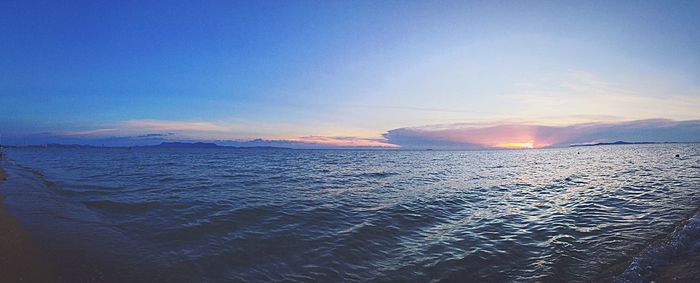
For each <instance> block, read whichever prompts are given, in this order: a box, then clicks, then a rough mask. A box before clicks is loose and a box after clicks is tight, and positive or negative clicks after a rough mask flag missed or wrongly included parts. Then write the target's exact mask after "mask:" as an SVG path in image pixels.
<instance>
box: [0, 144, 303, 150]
mask: <svg viewBox="0 0 700 283" xmlns="http://www.w3.org/2000/svg"><path fill="white" fill-rule="evenodd" d="M0 146H1V147H5V148H183V149H184V148H229V149H292V148H288V147H277V146H225V145H218V144H215V143H207V142H193V143H190V142H162V143H160V144H157V145H135V146H95V145H85V144H61V143H47V144H38V145H37V144H34V145H14V146H12V145H0Z"/></svg>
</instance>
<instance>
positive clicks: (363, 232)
mask: <svg viewBox="0 0 700 283" xmlns="http://www.w3.org/2000/svg"><path fill="white" fill-rule="evenodd" d="M676 155H679V157H676ZM7 159H8V160H6V161H5V162H4V164H5V167H6V168H5V169H6V171H7V173H8V176H9V178H8V180H7V181H6V182H4V183H2V184H0V194H3V195H6V196H7V200H6V201H5V203H6V206H7V207H8V209H9V210H10V212H11V213H12V214H13V215H15V216H16V217H17V218H18V219H19V220H20V222H22V223H23V224H25V225H26V226H27V227H28V228H29V229H30V231H31V232H32V234H33V235H34V237H35V238H36V242H37V243H38V244H39V245H40V246H41V247H42V248H44V249H46V250H47V251H49V253H50V254H51V255H52V256H53V257H54V258H56V259H60V260H59V261H58V264H59V266H60V267H61V268H62V269H63V270H64V273H65V274H66V275H65V276H66V278H75V279H80V280H83V281H123V280H128V281H151V280H154V279H155V280H164V281H182V282H185V281H202V280H205V281H243V280H246V281H270V280H302V281H307V280H316V281H335V280H340V279H346V280H357V281H386V280H400V281H408V280H410V281H431V280H455V281H456V280H460V281H465V280H467V281H477V280H480V279H488V280H490V281H509V280H516V281H534V280H550V281H555V280H567V281H590V280H596V279H600V278H602V277H605V278H608V277H607V276H610V274H608V273H609V272H610V270H611V267H613V266H623V267H625V268H622V269H621V270H620V272H619V273H620V274H615V276H618V277H616V278H617V279H630V280H644V279H648V278H651V277H653V276H654V273H653V271H654V268H656V266H657V265H659V266H660V265H662V264H663V262H664V257H667V256H669V254H670V255H671V256H673V255H675V254H682V253H687V252H689V251H690V249H694V248H695V244H694V243H697V241H698V239H696V238H694V237H696V236H695V235H696V234H694V232H692V231H695V230H693V229H694V228H693V227H689V228H688V229H690V230H689V231H691V232H685V234H683V233H681V232H678V231H682V230H683V227H685V226H683V225H686V224H688V223H691V224H697V221H694V220H693V218H692V217H693V215H695V213H696V212H697V210H698V207H699V206H700V194H698V190H699V189H700V145H698V144H667V145H620V146H598V147H585V148H561V149H542V150H502V151H349V150H281V149H279V150H276V149H145V148H143V149H131V150H129V149H126V148H124V149H110V148H104V149H103V148H96V149H10V150H7ZM689 219H690V220H689ZM674 231H675V232H674ZM674 235H681V236H674ZM667 247H672V248H667ZM657 250H662V251H663V252H656V253H655V252H654V251H657ZM666 251H668V252H666ZM635 262H637V263H639V262H641V263H640V264H641V265H643V267H642V268H641V270H643V271H640V272H637V271H635V269H634V263H635ZM647 266H651V267H650V268H647Z"/></svg>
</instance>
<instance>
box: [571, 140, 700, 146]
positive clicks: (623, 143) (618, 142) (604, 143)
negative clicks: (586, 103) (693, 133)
mask: <svg viewBox="0 0 700 283" xmlns="http://www.w3.org/2000/svg"><path fill="white" fill-rule="evenodd" d="M679 143H697V142H626V141H616V142H597V143H581V144H571V145H569V147H585V146H601V145H630V144H679Z"/></svg>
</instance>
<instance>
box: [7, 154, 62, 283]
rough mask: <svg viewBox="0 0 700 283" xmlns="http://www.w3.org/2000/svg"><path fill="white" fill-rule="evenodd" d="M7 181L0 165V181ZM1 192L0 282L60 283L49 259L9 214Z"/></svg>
mask: <svg viewBox="0 0 700 283" xmlns="http://www.w3.org/2000/svg"><path fill="white" fill-rule="evenodd" d="M6 178H7V176H6V174H5V171H4V170H3V169H2V167H1V166H0V182H2V181H4V180H5V179H6ZM1 193H2V191H0V282H60V281H61V280H60V277H58V276H57V273H56V272H55V269H54V268H53V267H52V265H51V264H50V261H49V260H48V258H47V257H46V256H45V255H44V254H43V253H42V252H41V251H39V250H38V249H37V248H36V246H35V245H34V244H33V243H32V241H31V237H30V235H29V233H28V232H27V231H26V230H25V229H23V228H22V227H21V226H20V225H19V223H18V222H17V221H16V220H15V219H14V218H13V217H12V216H11V215H10V214H9V213H8V212H7V210H6V209H5V207H4V206H3V204H2V202H3V201H4V199H5V197H4V196H2V195H1Z"/></svg>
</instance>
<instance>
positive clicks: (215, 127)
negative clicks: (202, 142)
mask: <svg viewBox="0 0 700 283" xmlns="http://www.w3.org/2000/svg"><path fill="white" fill-rule="evenodd" d="M122 127H123V128H125V129H130V130H148V131H202V132H204V131H209V132H226V131H231V127H230V126H225V125H220V124H215V123H211V122H183V121H168V120H150V119H144V120H128V121H125V122H123V123H122Z"/></svg>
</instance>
